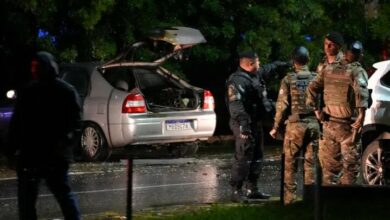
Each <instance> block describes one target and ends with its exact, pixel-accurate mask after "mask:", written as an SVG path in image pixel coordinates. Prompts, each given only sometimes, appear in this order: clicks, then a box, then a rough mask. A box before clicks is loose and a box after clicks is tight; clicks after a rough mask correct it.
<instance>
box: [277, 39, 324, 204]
mask: <svg viewBox="0 0 390 220" xmlns="http://www.w3.org/2000/svg"><path fill="white" fill-rule="evenodd" d="M292 61H293V71H291V72H289V73H287V75H286V76H285V77H284V78H283V79H282V81H281V83H280V89H279V95H278V100H277V102H276V114H275V118H274V125H273V128H272V130H271V131H270V135H271V136H272V137H273V138H276V135H277V134H281V133H284V132H283V130H285V134H284V140H283V153H284V156H285V160H284V167H285V168H284V180H283V181H284V201H283V203H284V204H285V205H288V204H291V203H293V202H294V201H295V200H296V191H297V183H296V181H295V177H296V173H297V170H298V160H297V158H298V157H299V156H300V155H301V153H304V158H305V160H304V184H305V185H311V184H314V155H313V152H314V149H313V148H317V147H318V138H319V132H320V131H319V130H320V128H319V123H318V121H317V119H316V117H315V114H314V109H313V108H312V107H310V106H307V105H306V87H307V85H308V84H309V82H310V81H311V80H313V79H314V77H315V76H316V73H315V72H311V71H309V68H308V66H307V63H308V62H309V51H308V50H307V48H306V47H303V46H299V47H296V48H295V49H294V50H293V52H292Z"/></svg>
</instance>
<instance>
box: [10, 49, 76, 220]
mask: <svg viewBox="0 0 390 220" xmlns="http://www.w3.org/2000/svg"><path fill="white" fill-rule="evenodd" d="M31 74H32V79H33V80H32V82H31V83H29V84H28V85H27V86H26V87H25V88H24V89H23V90H22V91H21V92H20V93H19V94H18V97H17V100H16V105H15V108H14V113H13V116H12V118H11V122H10V125H9V126H10V127H9V143H10V149H8V155H9V156H11V157H16V163H17V165H16V171H17V177H18V208H19V218H20V219H21V220H27V219H28V220H35V219H37V213H36V208H35V205H36V201H37V196H38V188H39V183H40V181H41V180H42V179H44V180H45V181H46V184H47V186H48V188H49V189H50V190H51V192H52V193H53V194H54V196H55V198H56V200H57V201H58V203H59V205H60V207H61V210H62V213H63V215H64V218H65V219H66V220H78V219H80V218H81V217H80V210H79V207H78V204H77V201H76V197H75V195H74V194H73V193H72V191H71V188H70V185H69V177H68V170H69V163H70V162H71V161H72V156H73V152H72V148H73V146H74V145H75V142H76V140H77V136H78V133H79V129H80V122H81V108H80V101H79V97H78V95H77V92H76V90H75V89H74V88H73V87H72V86H71V85H69V84H68V83H66V82H65V81H63V80H61V79H59V78H58V65H57V63H56V62H55V60H54V57H53V55H51V54H50V53H48V52H44V51H41V52H38V53H37V54H36V56H35V57H34V59H33V60H32V62H31Z"/></svg>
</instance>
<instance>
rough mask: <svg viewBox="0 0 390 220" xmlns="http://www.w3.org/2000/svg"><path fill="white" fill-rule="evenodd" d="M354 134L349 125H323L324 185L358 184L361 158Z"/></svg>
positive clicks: (321, 149)
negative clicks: (354, 140)
mask: <svg viewBox="0 0 390 220" xmlns="http://www.w3.org/2000/svg"><path fill="white" fill-rule="evenodd" d="M352 133H353V132H352V129H351V126H350V125H349V124H347V123H340V122H333V121H326V122H324V123H323V138H322V139H321V140H320V142H319V145H320V148H319V159H320V163H321V167H322V184H323V185H330V184H354V183H355V182H356V179H357V174H358V172H359V164H360V163H359V158H360V156H359V152H358V149H357V148H358V146H357V144H356V143H354V142H353V140H352V139H353V137H352V136H353V134H352Z"/></svg>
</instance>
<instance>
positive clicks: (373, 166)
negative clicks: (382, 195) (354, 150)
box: [362, 140, 385, 185]
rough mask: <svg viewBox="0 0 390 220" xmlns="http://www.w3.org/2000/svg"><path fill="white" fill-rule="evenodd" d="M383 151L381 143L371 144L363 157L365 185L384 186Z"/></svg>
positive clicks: (374, 142) (376, 141)
mask: <svg viewBox="0 0 390 220" xmlns="http://www.w3.org/2000/svg"><path fill="white" fill-rule="evenodd" d="M382 155H383V152H382V149H381V148H380V147H379V141H378V140H375V141H373V142H371V143H370V144H369V145H368V146H367V148H366V150H365V151H364V153H363V156H362V175H363V181H364V183H366V184H368V185H384V184H385V179H384V166H383V164H382V161H383V160H382V157H383V156H382Z"/></svg>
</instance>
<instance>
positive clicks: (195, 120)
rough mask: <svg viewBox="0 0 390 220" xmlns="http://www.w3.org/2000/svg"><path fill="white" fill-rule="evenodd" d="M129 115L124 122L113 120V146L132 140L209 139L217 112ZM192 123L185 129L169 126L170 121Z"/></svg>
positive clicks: (143, 141)
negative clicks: (115, 122) (119, 122)
mask: <svg viewBox="0 0 390 220" xmlns="http://www.w3.org/2000/svg"><path fill="white" fill-rule="evenodd" d="M153 115H154V117H151V116H150V115H148V114H139V115H125V116H123V117H125V118H123V120H122V121H124V122H125V123H122V124H109V128H110V139H111V143H112V147H121V146H126V145H132V144H159V143H161V144H163V143H178V142H191V141H196V140H207V139H208V138H209V137H211V136H212V135H213V134H214V131H215V127H216V115H215V113H214V112H202V111H199V112H189V113H180V114H175V116H174V117H172V115H169V114H153ZM172 122H178V123H179V124H180V123H182V122H185V123H188V126H187V127H185V128H184V129H180V128H181V127H180V126H179V129H176V130H169V129H168V125H167V124H168V123H172Z"/></svg>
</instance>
